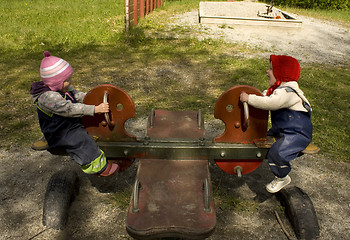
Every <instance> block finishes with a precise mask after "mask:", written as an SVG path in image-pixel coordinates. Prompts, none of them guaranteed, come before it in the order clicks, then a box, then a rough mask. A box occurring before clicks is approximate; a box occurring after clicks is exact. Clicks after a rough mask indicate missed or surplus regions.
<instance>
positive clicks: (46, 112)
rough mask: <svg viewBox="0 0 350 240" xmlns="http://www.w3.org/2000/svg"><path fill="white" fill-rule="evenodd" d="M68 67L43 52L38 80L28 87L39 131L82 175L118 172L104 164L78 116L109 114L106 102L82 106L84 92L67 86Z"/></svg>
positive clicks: (70, 68) (69, 71) (104, 159)
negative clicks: (71, 160) (68, 158)
mask: <svg viewBox="0 0 350 240" xmlns="http://www.w3.org/2000/svg"><path fill="white" fill-rule="evenodd" d="M72 74H73V68H72V67H71V65H70V64H69V63H68V62H67V61H65V60H63V59H62V58H58V57H55V56H51V54H50V53H49V52H48V51H46V52H44V58H43V60H42V62H41V65H40V76H41V79H42V81H39V82H35V83H33V84H32V85H31V90H30V93H31V95H32V98H33V102H34V104H35V105H36V106H37V112H38V118H39V123H40V128H41V131H42V132H43V134H44V136H45V139H46V140H47V142H48V145H49V147H50V148H52V149H54V148H63V149H65V150H66V152H67V153H68V154H69V155H70V156H71V157H72V159H73V160H74V161H75V162H77V163H78V164H79V165H80V166H81V169H82V171H83V172H85V173H87V174H98V175H101V176H110V175H112V174H113V173H115V172H116V171H117V170H118V169H119V165H118V164H116V163H112V162H108V161H107V159H106V156H105V154H104V152H103V151H102V150H101V149H100V148H99V147H98V145H97V144H96V142H95V140H94V139H93V137H92V136H90V135H89V134H88V133H87V131H86V130H85V128H84V126H83V125H82V123H81V117H83V116H94V115H95V114H99V113H106V112H109V105H108V103H101V104H100V105H98V106H94V105H86V104H83V103H82V102H83V100H84V97H85V93H83V92H79V91H77V90H75V89H74V88H73V87H72V86H71V82H72V80H71V76H72Z"/></svg>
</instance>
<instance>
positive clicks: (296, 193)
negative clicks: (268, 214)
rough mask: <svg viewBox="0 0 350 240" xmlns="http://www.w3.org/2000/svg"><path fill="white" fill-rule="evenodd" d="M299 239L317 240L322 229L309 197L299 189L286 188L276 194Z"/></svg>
mask: <svg viewBox="0 0 350 240" xmlns="http://www.w3.org/2000/svg"><path fill="white" fill-rule="evenodd" d="M276 196H277V198H278V200H279V201H280V202H281V205H282V206H284V207H285V212H286V214H287V217H288V218H289V221H290V222H291V224H292V226H293V228H294V232H295V235H296V236H297V238H298V239H317V238H318V237H319V235H320V228H319V225H318V221H317V216H316V211H315V209H314V206H313V204H312V201H311V199H310V198H309V196H308V195H307V194H306V193H305V192H304V191H303V190H302V189H301V188H298V187H294V186H293V187H285V188H283V189H282V190H281V191H279V192H278V193H276Z"/></svg>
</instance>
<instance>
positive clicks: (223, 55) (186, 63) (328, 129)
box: [0, 0, 350, 162]
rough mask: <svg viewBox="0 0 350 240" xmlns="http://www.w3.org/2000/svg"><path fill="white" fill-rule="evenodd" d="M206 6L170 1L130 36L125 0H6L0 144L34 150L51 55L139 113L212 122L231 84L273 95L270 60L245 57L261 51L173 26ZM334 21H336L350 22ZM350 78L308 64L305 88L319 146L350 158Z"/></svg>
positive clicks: (86, 85) (0, 29) (86, 84)
mask: <svg viewBox="0 0 350 240" xmlns="http://www.w3.org/2000/svg"><path fill="white" fill-rule="evenodd" d="M198 2H199V1H197V0H196V1H189V0H183V1H167V2H165V6H164V7H163V8H161V9H158V10H156V11H155V12H153V13H151V14H150V15H148V16H147V18H145V19H143V20H141V21H140V24H139V26H138V27H136V28H134V29H133V30H132V31H130V32H129V33H128V34H124V32H123V29H124V25H123V23H124V22H123V12H124V9H123V5H122V1H111V0H100V1H94V0H76V1H67V0H55V1H53V0H46V1H43V0H35V1H34V0H32V1H22V0H17V1H10V0H3V1H1V2H0V13H1V14H0V21H1V22H2V24H1V25H0V33H1V38H0V54H1V59H0V71H1V73H2V79H1V80H2V81H1V82H0V87H1V89H2V91H1V92H0V104H1V106H2V108H1V109H0V146H1V147H4V148H11V147H13V146H18V147H28V148H29V146H30V144H31V142H33V141H34V140H35V139H37V138H39V137H40V135H41V133H40V129H39V125H38V123H37V116H36V110H35V108H34V107H33V105H32V103H31V98H30V95H29V89H30V84H31V83H32V82H34V81H39V80H40V77H39V66H40V62H41V59H42V57H43V55H42V53H43V52H44V51H45V50H49V51H50V52H51V53H52V54H53V55H56V56H59V57H61V58H63V59H65V60H67V61H68V62H69V63H70V64H71V65H72V66H73V68H74V71H75V73H74V75H73V81H75V82H74V83H73V85H74V86H75V87H76V88H77V89H79V90H82V91H88V90H89V89H91V88H92V87H94V86H96V85H99V84H103V83H110V84H115V85H117V86H119V87H121V88H122V89H124V90H125V91H127V92H128V93H129V95H130V96H131V97H132V99H133V100H134V102H135V106H136V113H137V117H141V116H142V117H144V116H146V115H147V114H148V113H149V111H150V110H151V108H163V109H172V110H181V109H186V110H189V109H191V110H197V109H201V110H202V112H203V114H204V117H205V119H206V120H212V119H214V117H213V111H214V106H215V103H216V100H217V98H218V97H219V96H220V94H221V93H222V92H223V91H225V90H227V89H228V88H230V87H232V86H235V85H240V84H247V85H251V86H254V87H256V88H258V89H261V90H263V89H265V88H266V87H267V82H266V76H265V69H266V67H267V65H268V59H261V58H245V57H244V54H241V53H246V54H251V53H255V52H261V51H263V50H261V49H251V48H248V47H246V46H244V45H243V44H227V43H225V42H222V41H220V40H213V39H205V40H202V41H200V40H197V39H194V38H191V35H193V34H194V32H193V31H194V30H193V29H191V28H185V27H182V26H179V25H174V24H173V25H170V24H169V23H170V22H171V21H172V18H171V16H173V15H174V14H176V13H180V12H185V11H190V10H191V9H192V10H193V9H194V8H197V7H198ZM67 3H69V7H66V6H67ZM293 12H294V11H293ZM306 12H309V13H310V14H311V15H313V16H314V15H316V13H314V12H312V11H306ZM320 12H322V11H319V12H318V13H320ZM296 13H299V12H296ZM300 14H301V13H300ZM340 15H342V14H340ZM335 16H336V14H334V15H331V16H329V18H331V19H334V20H335V21H341V22H342V23H344V24H345V23H346V24H349V22H350V20H349V19H348V18H346V17H344V19H339V18H337V17H335ZM176 36H181V37H180V38H178V37H176ZM235 53H240V54H235ZM184 76H186V77H184ZM349 80H350V70H349V68H347V67H341V66H334V65H305V64H304V65H303V66H302V77H301V81H300V82H301V88H302V89H303V90H304V91H305V93H306V95H307V97H308V98H309V100H310V101H311V103H312V106H313V116H312V117H313V123H314V142H315V143H316V144H317V145H318V146H320V147H321V149H322V151H323V152H324V153H325V154H329V155H330V157H331V158H332V159H334V160H335V161H347V162H350V147H349V145H348V143H349V142H350V139H349V133H350V129H349V126H348V124H347V122H348V119H349V118H350V113H349V112H350V103H349V99H350V96H349V92H350V86H349V84H348V83H349Z"/></svg>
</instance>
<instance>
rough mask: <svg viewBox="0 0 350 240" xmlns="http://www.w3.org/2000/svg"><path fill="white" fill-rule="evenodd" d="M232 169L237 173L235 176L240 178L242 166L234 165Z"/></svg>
mask: <svg viewBox="0 0 350 240" xmlns="http://www.w3.org/2000/svg"><path fill="white" fill-rule="evenodd" d="M233 171H234V172H235V173H236V174H237V176H238V177H239V178H241V177H242V171H243V168H242V167H241V166H239V165H238V166H236V167H235V168H234V169H233Z"/></svg>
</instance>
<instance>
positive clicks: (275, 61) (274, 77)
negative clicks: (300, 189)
mask: <svg viewBox="0 0 350 240" xmlns="http://www.w3.org/2000/svg"><path fill="white" fill-rule="evenodd" d="M266 74H267V76H268V78H269V85H270V88H269V89H268V90H267V91H264V93H263V95H264V96H256V95H254V94H249V95H248V94H246V93H241V95H240V100H241V101H242V102H248V104H249V105H251V106H253V107H255V108H260V109H264V110H270V111H271V123H272V127H271V129H270V130H269V131H268V135H270V136H274V137H276V138H277V140H276V142H275V143H274V144H272V146H271V148H270V150H269V152H268V154H267V159H268V162H269V166H270V169H271V171H272V172H273V174H274V175H275V179H274V180H273V181H272V182H270V183H269V184H267V185H266V189H267V191H268V192H270V193H276V192H278V191H280V190H281V189H282V188H283V187H285V186H286V185H288V184H289V183H290V182H291V178H290V177H289V175H288V174H289V172H290V171H291V166H290V161H291V160H293V159H295V158H296V157H297V156H298V154H299V153H300V152H301V151H303V150H304V149H305V148H306V147H307V146H308V145H309V144H310V142H311V140H312V123H311V106H310V103H309V101H308V100H307V99H306V97H305V96H304V93H303V92H302V91H301V90H300V88H299V86H298V83H297V81H298V79H299V77H300V66H299V62H298V61H297V60H296V59H295V58H293V57H290V56H284V55H271V56H270V68H269V69H268V70H267V71H266Z"/></svg>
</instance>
